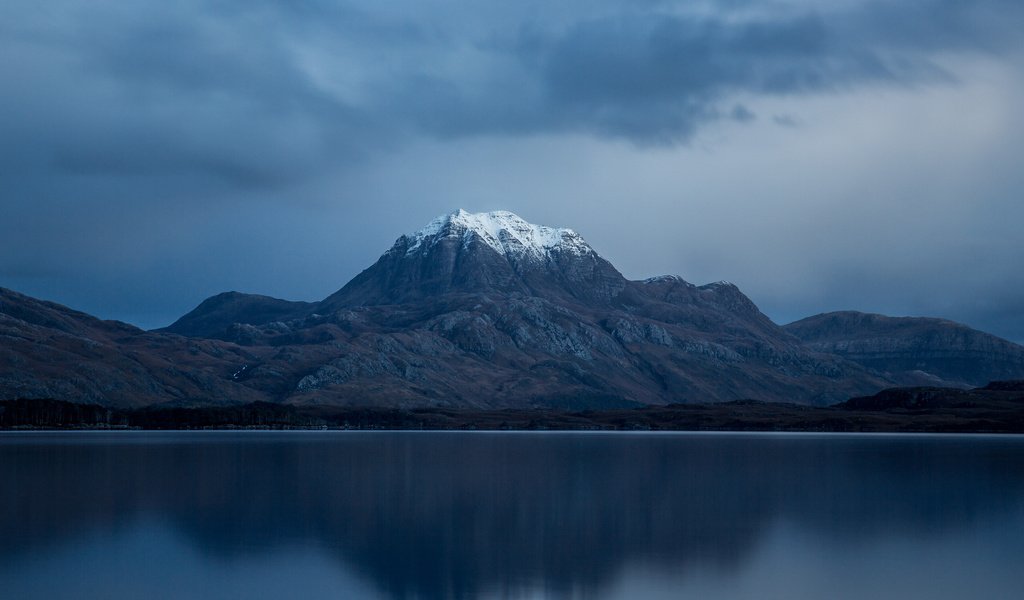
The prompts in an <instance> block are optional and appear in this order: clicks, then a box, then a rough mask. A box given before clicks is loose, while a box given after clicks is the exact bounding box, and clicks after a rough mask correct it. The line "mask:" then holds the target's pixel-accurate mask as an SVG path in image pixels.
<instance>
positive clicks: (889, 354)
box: [785, 311, 1024, 387]
mask: <svg viewBox="0 0 1024 600" xmlns="http://www.w3.org/2000/svg"><path fill="white" fill-rule="evenodd" d="M785 330H786V331H788V332H789V333H792V334H793V335H795V336H796V337H798V338H800V339H801V340H803V341H804V342H805V343H806V344H807V345H808V347H810V348H812V349H814V350H817V351H820V352H828V353H832V354H837V355H839V356H843V357H844V358H847V359H849V360H852V361H855V362H857V363H859V364H861V365H864V366H865V367H868V368H870V369H873V370H875V371H878V372H879V373H881V374H883V375H884V376H885V377H887V378H889V379H892V380H894V381H897V382H899V383H901V384H903V385H950V386H959V387H974V386H981V385H984V384H986V383H988V382H989V381H996V380H1000V379H1020V378H1024V346H1019V345H1017V344H1014V343H1013V342H1009V341H1007V340H1004V339H1002V338H999V337H996V336H994V335H990V334H987V333H984V332H981V331H977V330H975V329H971V328H970V327H968V326H966V325H962V324H960V323H954V322H953V321H946V320H944V319H928V318H918V317H886V316H883V315H876V314H866V313H860V312H850V311H847V312H833V313H826V314H821V315H817V316H814V317H808V318H806V319H803V320H800V321H797V322H795V323H790V324H789V325H786V326H785Z"/></svg>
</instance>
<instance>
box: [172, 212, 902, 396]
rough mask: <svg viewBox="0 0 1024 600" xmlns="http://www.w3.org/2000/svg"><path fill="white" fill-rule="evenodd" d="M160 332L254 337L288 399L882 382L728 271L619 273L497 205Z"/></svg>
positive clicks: (821, 391)
mask: <svg viewBox="0 0 1024 600" xmlns="http://www.w3.org/2000/svg"><path fill="white" fill-rule="evenodd" d="M275 311H280V312H275ZM286 317H291V318H286ZM200 324H202V326H200ZM206 324H209V326H206ZM167 331H173V332H178V333H183V334H187V335H197V334H198V335H203V336H211V335H215V336H216V337H218V338H220V339H222V340H224V341H229V342H234V343H237V344H239V345H243V346H245V347H247V348H251V349H252V351H253V352H255V353H257V354H258V355H259V356H260V358H259V360H257V361H255V364H251V365H250V366H249V368H248V369H247V371H246V374H245V379H244V381H243V383H244V384H245V385H250V386H253V387H255V388H258V389H260V390H263V391H265V392H267V393H268V394H270V395H271V396H272V397H274V398H276V399H278V400H280V401H287V402H293V403H310V402H312V403H324V404H370V405H397V406H467V407H476V408H493V407H531V406H543V407H562V408H586V407H591V408H601V407H613V406H635V405H646V404H655V405H658V404H667V403H671V402H687V401H722V400H735V399H738V398H757V399H766V400H789V401H798V402H806V403H819V404H820V403H826V402H830V401H838V400H842V399H846V398H848V397H850V396H851V395H855V394H860V393H869V392H874V391H877V390H878V389H881V388H883V387H885V386H887V385H890V384H891V382H889V381H887V380H885V379H884V378H881V377H878V376H876V375H873V374H871V373H869V372H867V370H865V369H864V368H862V367H860V366H859V365H857V364H855V363H852V362H848V361H844V360H843V359H840V358H837V357H835V356H832V355H829V354H823V353H818V352H815V351H812V350H808V349H807V348H806V347H804V346H803V345H802V344H801V343H800V341H799V340H797V339H795V338H793V337H792V336H790V335H789V334H787V333H786V332H784V331H783V330H782V329H781V328H779V327H778V326H777V325H776V324H774V323H772V321H771V320H770V319H768V318H767V317H766V316H765V315H764V314H762V313H761V312H760V311H759V310H758V309H757V307H756V306H755V305H754V303H753V302H751V301H750V300H749V299H748V298H747V297H746V296H745V295H743V293H742V292H740V291H739V289H738V288H736V286H734V285H732V284H729V283H727V282H719V283H714V284H709V285H705V286H695V285H693V284H690V283H688V282H686V281H684V280H683V279H682V278H680V277H677V276H664V277H657V278H653V279H649V280H646V281H629V280H627V279H626V278H625V277H623V276H622V274H621V273H619V272H618V271H617V270H616V269H615V267H614V266H612V265H611V263H609V262H608V261H607V260H605V259H604V258H603V257H601V256H600V255H599V254H598V253H597V252H596V251H595V250H594V249H593V248H592V247H591V246H590V245H589V244H588V243H587V242H586V241H585V240H584V239H583V238H582V237H581V236H580V235H579V234H578V233H576V232H575V231H573V230H571V229H560V228H552V227H544V226H538V225H533V224H530V223H528V222H526V221H525V220H523V219H521V218H520V217H518V216H516V215H514V214H512V213H510V212H505V211H498V212H492V213H480V214H471V213H467V212H465V211H461V210H460V211H457V212H454V213H452V214H449V215H444V216H442V217H439V218H437V219H435V220H433V221H431V222H430V223H428V224H427V225H426V226H425V227H423V228H422V229H420V230H418V231H416V232H413V233H410V234H407V235H403V236H401V237H399V238H398V239H397V240H396V241H395V243H394V245H393V246H392V247H391V248H390V249H389V250H388V251H387V252H385V253H384V254H383V255H382V256H381V257H380V259H379V260H378V261H377V262H376V263H375V264H373V265H372V266H370V267H369V268H368V269H366V270H365V271H363V272H362V273H360V274H359V275H358V276H356V277H355V278H354V279H353V280H352V281H351V282H349V283H348V284H347V285H345V286H344V287H342V288H341V289H340V290H338V291H337V292H336V293H334V294H332V295H331V296H329V297H327V298H326V299H324V300H323V301H321V302H319V303H314V304H311V305H308V306H303V305H299V304H291V303H284V301H277V300H273V299H269V298H265V297H257V296H244V295H232V296H231V297H229V298H227V299H225V298H223V297H221V296H217V297H214V298H211V299H210V300H207V301H205V302H203V303H202V304H201V305H200V306H199V307H197V308H196V309H195V310H194V311H192V312H191V313H189V314H188V315H186V316H185V317H183V318H182V319H181V320H179V321H178V322H177V323H175V324H174V325H172V326H171V327H169V328H168V329H167Z"/></svg>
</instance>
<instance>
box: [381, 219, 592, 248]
mask: <svg viewBox="0 0 1024 600" xmlns="http://www.w3.org/2000/svg"><path fill="white" fill-rule="evenodd" d="M448 238H456V239H461V240H462V244H463V246H465V247H468V246H469V245H470V244H471V243H473V242H474V241H476V240H480V241H482V242H484V243H485V244H487V245H488V246H490V247H491V248H492V249H493V250H494V251H495V252H497V253H498V254H501V255H502V256H505V257H506V258H508V259H509V260H512V261H522V260H545V259H549V258H551V256H552V253H561V252H568V253H571V254H575V255H580V256H582V255H586V254H595V252H594V249H593V248H591V247H590V244H588V243H587V242H585V241H584V240H583V238H582V237H580V235H579V234H578V233H576V232H575V231H573V230H572V229H566V228H554V227H546V226H543V225H534V224H533V223H527V222H526V220H525V219H523V218H522V217H520V216H519V215H517V214H515V213H511V212H509V211H507V210H498V211H493V212H486V213H469V212H466V211H464V210H462V209H461V208H460V209H459V210H457V211H455V212H453V213H451V214H448V215H442V216H440V217H437V218H436V219H434V220H433V221H431V222H430V223H428V224H427V225H426V227H423V228H422V229H420V230H419V231H416V232H415V233H413V234H410V235H403V236H402V237H401V238H399V242H396V244H395V247H394V248H392V251H394V250H395V249H396V248H404V249H405V251H406V253H412V252H420V251H423V250H424V249H427V248H429V247H430V246H432V245H433V244H436V243H437V242H438V241H439V240H442V239H448ZM403 242H404V243H403Z"/></svg>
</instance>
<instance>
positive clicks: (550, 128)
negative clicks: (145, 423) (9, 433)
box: [0, 0, 1024, 342]
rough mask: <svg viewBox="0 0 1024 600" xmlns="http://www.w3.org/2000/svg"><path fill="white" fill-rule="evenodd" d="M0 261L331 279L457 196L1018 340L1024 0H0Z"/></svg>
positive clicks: (111, 296) (177, 291) (784, 294)
mask: <svg viewBox="0 0 1024 600" xmlns="http://www.w3.org/2000/svg"><path fill="white" fill-rule="evenodd" d="M0 57H3V58H0V81H2V82H3V84H2V85H3V92H2V93H0V286H3V287H8V288H12V289H15V290H17V291H20V292H23V293H27V294H30V295H33V296H37V297H42V298H45V299H49V300H53V301H57V302H60V303H62V304H66V305H68V306H71V307H73V308H76V309H79V310H84V311H86V312H89V313H92V314H95V315H97V316H100V317H102V318H107V319H119V320H123V321H127V322H130V323H133V324H136V325H139V326H141V327H144V328H154V327H161V326H164V325H167V324H169V323H171V322H172V321H174V320H175V319H176V318H177V317H179V316H181V315H182V314H184V313H185V312H187V311H189V310H191V309H192V308H194V307H195V306H196V305H197V304H199V302H201V301H202V300H203V299H204V298H206V297H208V296H211V295H213V294H216V293H219V292H223V291H228V290H237V291H243V292H250V293H259V294H266V295H270V296H276V297H280V298H286V299H291V300H318V299H321V298H323V297H326V296H327V295H329V294H330V293H332V292H334V291H335V290H337V289H338V288H340V287H341V286H342V285H344V284H345V283H346V282H347V281H348V280H349V279H350V278H352V277H353V276H354V275H356V274H357V273H359V272H360V271H361V270H362V269H364V268H366V267H368V266H369V265H370V264H372V263H373V262H374V261H375V260H376V259H377V257H378V256H379V255H380V254H382V253H383V252H384V251H385V250H387V249H388V248H389V247H390V246H391V244H392V243H393V242H394V240H395V239H396V238H397V237H399V236H400V235H401V234H403V233H407V232H411V231H414V230H416V229H418V228H419V227H421V226H423V225H424V224H425V223H427V222H428V221H429V220H430V219H432V218H433V217H435V216H438V215H441V214H445V213H449V212H452V211H454V210H456V209H458V208H464V209H466V210H469V211H473V212H477V211H488V210H498V209H504V210H511V211H513V212H516V213H517V214H519V215H520V216H522V217H523V218H525V219H527V220H528V221H531V222H534V223H539V224H544V225H551V226H560V227H572V228H574V229H576V230H577V231H578V232H580V233H581V234H582V235H583V236H584V238H586V239H587V240H588V241H589V242H590V244H591V245H592V246H593V247H594V248H595V249H596V250H597V251H598V252H599V253H600V254H601V255H602V256H604V257H605V258H607V259H608V260H610V261H611V262H612V263H613V264H614V265H615V266H616V267H618V268H619V270H620V271H622V273H623V274H624V275H625V276H627V277H628V278H631V279H640V278H646V277H650V276H653V275H659V274H678V275H681V276H682V277H683V278H685V279H686V280H688V281H691V282H694V283H697V284H702V283H707V282H711V281H717V280H723V279H724V280H729V281H732V282H734V283H736V284H737V285H738V286H739V287H740V288H741V289H742V290H743V291H744V292H745V293H746V294H747V295H749V296H750V297H751V299H753V300H754V302H756V303H757V304H758V306H759V307H760V308H761V309H762V310H763V311H764V312H765V313H766V314H768V315H769V316H770V317H772V318H773V319H774V320H775V321H776V322H779V323H787V322H789V321H792V320H796V319H799V318H802V317H805V316H809V315H812V314H817V313H820V312H826V311H832V310H861V311H866V312H880V313H885V314H891V315H915V316H937V317H944V318H949V319H953V320H956V321H960V322H964V323H967V324H969V325H971V326H973V327H977V328H979V329H982V330H985V331H989V332H992V333H995V334H997V335H1000V336H1002V337H1005V338H1008V339H1011V340H1014V341H1017V342H1024V270H1022V268H1021V265H1022V262H1024V261H1022V258H1024V235H1022V223H1024V198H1022V195H1021V190H1022V189H1024V168H1022V167H1024V165H1022V157H1024V114H1022V107H1024V2H1020V1H1019V0H970V1H968V0H871V1H860V0H833V1H830V2H824V3H823V2H813V1H810V0H792V1H787V0H767V1H761V2H757V1H753V0H719V1H701V0H695V1H688V2H669V1H660V0H622V1H618V0H586V1H583V0H580V1H577V0H567V1H564V2H551V1H550V0H546V1H543V2H541V1H534V0H521V1H518V2H492V1H478V2H453V1H449V0H415V1H413V0H377V1H375V2H362V3H348V2H325V1H319V0H310V1H300V0H296V1H292V2H271V1H260V0H245V1H242V0H238V1H235V0H224V1H217V2H212V1H211V2H198V1H194V0H181V1H179V2H149V1H144V0H139V1H136V2H120V1H117V2H113V1H103V0H89V1H82V2H75V1H67V0H51V1H48V2H38V1H35V0H5V1H4V2H3V3H2V4H0Z"/></svg>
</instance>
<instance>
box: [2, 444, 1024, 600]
mask: <svg viewBox="0 0 1024 600" xmlns="http://www.w3.org/2000/svg"><path fill="white" fill-rule="evenodd" d="M1022 589H1024V438H1022V437H1013V436H1006V437H998V436H970V435H949V436H945V435H851V434H821V435H817V434H728V433H718V434H700V433H672V434H651V433H637V434H630V433H526V432H522V433H504V432H503V433H497V432H492V433H441V432H402V433H389V432H257V431H243V432H109V433H108V432H67V433H64V432H26V433H5V434H0V596H2V597H3V598H47V599H50V598H76V599H78V598H142V597H145V598H197V597H211V598H247V599H248V598H278V597H296V598H623V599H626V598H702V599H707V598H710V599H715V598H730V599H732V598H739V599H745V598H750V599H754V598H756V599H766V598H767V599H770V598H778V599H787V600H792V599H802V598H808V599H810V598H815V599H817V598H872V599H874V598H929V599H932V600H934V599H943V598H1017V597H1020V594H1021V593H1022V592H1021V590H1022Z"/></svg>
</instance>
